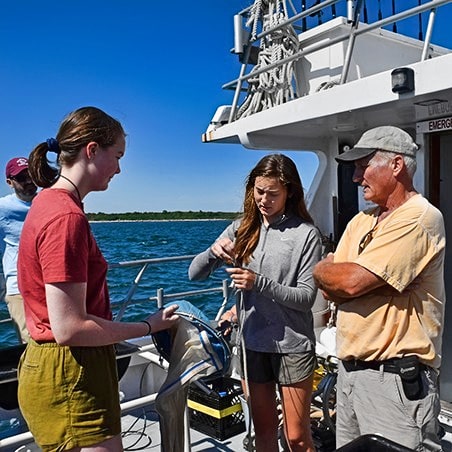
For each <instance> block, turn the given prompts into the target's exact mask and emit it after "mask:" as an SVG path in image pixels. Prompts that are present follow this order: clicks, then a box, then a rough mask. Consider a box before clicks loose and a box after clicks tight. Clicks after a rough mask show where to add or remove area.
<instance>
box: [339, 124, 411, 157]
mask: <svg viewBox="0 0 452 452" xmlns="http://www.w3.org/2000/svg"><path fill="white" fill-rule="evenodd" d="M418 149H419V147H418V145H417V144H416V143H415V142H414V141H413V139H412V138H411V136H410V135H409V134H408V133H407V132H405V131H404V130H402V129H399V128H398V127H394V126H381V127H375V128H374V129H370V130H368V131H367V132H364V133H363V135H362V136H361V138H360V139H359V141H358V142H357V143H356V144H355V146H354V147H353V148H352V149H350V150H349V151H346V152H344V153H343V154H340V155H338V156H337V157H335V158H336V161H338V162H353V161H355V160H359V159H362V158H364V157H367V156H368V155H370V154H372V153H374V152H375V151H377V150H380V151H388V152H395V153H396V154H402V155H409V156H411V157H416V151H417V150H418Z"/></svg>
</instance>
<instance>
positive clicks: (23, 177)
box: [9, 172, 31, 184]
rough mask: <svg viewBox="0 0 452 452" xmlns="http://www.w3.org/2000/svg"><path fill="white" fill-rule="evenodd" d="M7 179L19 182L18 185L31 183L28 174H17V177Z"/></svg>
mask: <svg viewBox="0 0 452 452" xmlns="http://www.w3.org/2000/svg"><path fill="white" fill-rule="evenodd" d="M9 179H11V180H15V181H16V182H19V184H23V183H24V182H29V181H31V177H30V174H28V172H22V173H19V174H18V175H17V176H10V177H9Z"/></svg>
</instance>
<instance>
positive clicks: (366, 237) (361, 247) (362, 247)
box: [358, 226, 376, 255]
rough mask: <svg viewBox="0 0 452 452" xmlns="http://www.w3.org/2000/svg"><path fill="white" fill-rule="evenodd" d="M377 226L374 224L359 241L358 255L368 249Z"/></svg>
mask: <svg viewBox="0 0 452 452" xmlns="http://www.w3.org/2000/svg"><path fill="white" fill-rule="evenodd" d="M375 227H376V226H374V227H373V228H372V229H371V230H370V231H369V232H367V233H366V234H364V236H363V238H362V239H361V240H360V241H359V245H358V255H359V254H361V253H362V252H363V251H364V250H365V249H366V247H367V245H369V243H370V242H371V240H372V239H373V238H374V232H375Z"/></svg>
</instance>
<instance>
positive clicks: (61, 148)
mask: <svg viewBox="0 0 452 452" xmlns="http://www.w3.org/2000/svg"><path fill="white" fill-rule="evenodd" d="M121 135H124V136H125V133H124V129H123V127H122V125H121V123H120V122H119V121H117V120H116V119H114V118H112V117H111V116H109V115H107V113H105V112H104V111H102V110H100V109H99V108H96V107H82V108H79V109H77V110H75V111H73V112H72V113H70V114H69V115H68V116H66V118H65V119H64V120H63V122H62V123H61V125H60V129H59V131H58V134H57V136H56V140H55V139H54V138H50V139H49V140H47V141H44V142H43V143H40V144H38V145H37V146H36V147H35V148H34V149H33V151H32V152H31V154H30V157H29V161H28V170H29V172H30V176H31V177H32V179H33V181H34V183H35V184H36V185H37V186H38V187H44V188H45V187H50V186H51V185H52V184H53V183H54V182H55V181H56V178H57V177H58V174H59V170H58V169H57V168H55V167H53V166H51V165H50V162H49V160H48V159H47V152H55V153H56V154H57V156H58V159H57V163H58V165H60V166H61V165H67V166H69V167H70V166H72V164H73V163H74V162H75V160H76V159H77V156H78V154H79V152H80V150H81V149H82V148H83V146H85V145H87V144H88V143H89V142H91V141H95V142H96V143H97V144H98V145H99V146H100V147H108V146H112V145H114V144H115V143H116V141H117V139H118V138H119V137H120V136H121Z"/></svg>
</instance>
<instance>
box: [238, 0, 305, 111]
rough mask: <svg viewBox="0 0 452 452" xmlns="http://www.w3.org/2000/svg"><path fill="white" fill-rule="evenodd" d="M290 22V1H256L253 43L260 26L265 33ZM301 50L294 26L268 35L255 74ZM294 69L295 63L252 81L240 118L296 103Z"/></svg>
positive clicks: (250, 23)
mask: <svg viewBox="0 0 452 452" xmlns="http://www.w3.org/2000/svg"><path fill="white" fill-rule="evenodd" d="M287 19H288V13H287V6H286V0H255V2H254V4H253V5H252V7H251V9H250V15H249V19H248V20H247V23H246V25H247V26H248V27H250V28H251V40H252V41H253V40H255V39H256V36H257V34H258V24H259V22H261V23H262V31H263V32H264V31H267V30H270V29H272V28H274V27H276V26H277V25H280V24H281V23H283V22H285V21H287ZM298 49H299V41H298V36H297V34H296V32H295V30H294V28H293V27H292V25H291V24H288V25H286V26H284V27H282V28H280V29H278V30H276V31H274V32H272V33H270V34H268V35H266V36H265V37H263V38H262V39H261V43H260V50H259V56H258V60H257V65H256V66H255V67H254V68H253V70H252V71H251V73H253V71H254V72H255V71H257V70H260V69H262V68H264V67H266V66H269V65H271V64H274V63H277V62H278V61H281V60H283V59H284V58H287V57H289V56H292V55H294V54H295V53H297V52H298ZM293 68H294V62H290V63H284V64H281V65H280V66H278V67H276V68H273V69H270V70H268V71H266V72H263V73H261V74H259V75H257V76H255V77H251V78H250V79H248V93H247V96H246V98H245V100H244V102H243V104H242V105H241V106H240V107H239V109H238V112H237V115H236V117H237V118H244V117H246V116H249V115H252V114H254V113H257V112H259V111H262V110H267V109H269V108H272V107H274V106H276V105H281V104H283V103H285V102H288V101H290V100H293V99H295V98H296V97H297V92H296V88H295V81H294V70H293Z"/></svg>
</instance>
